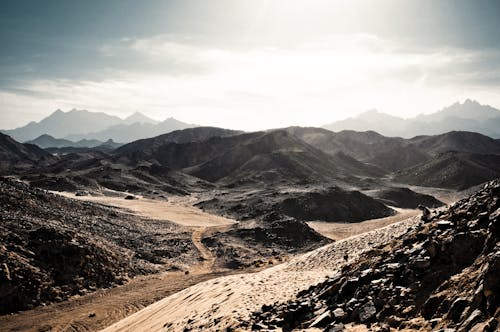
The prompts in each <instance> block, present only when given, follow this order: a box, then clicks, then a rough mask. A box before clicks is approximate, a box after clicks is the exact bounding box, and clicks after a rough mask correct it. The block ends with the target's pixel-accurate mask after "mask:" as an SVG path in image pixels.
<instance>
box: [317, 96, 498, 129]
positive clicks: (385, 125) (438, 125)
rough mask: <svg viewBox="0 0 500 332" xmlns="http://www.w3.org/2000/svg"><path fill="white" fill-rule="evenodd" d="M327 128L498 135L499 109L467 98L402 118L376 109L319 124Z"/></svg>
mask: <svg viewBox="0 0 500 332" xmlns="http://www.w3.org/2000/svg"><path fill="white" fill-rule="evenodd" d="M323 128H326V129H328V130H331V131H335V132H337V131H342V130H355V131H369V130H373V131H376V132H377V133H380V134H382V135H384V136H392V137H394V136H397V137H405V138H410V137H414V136H418V135H438V134H443V133H446V132H449V131H453V130H463V131H472V132H477V133H481V134H483V135H487V136H490V137H493V138H500V110H498V109H496V108H493V107H491V106H488V105H481V104H479V103H478V102H477V101H474V100H470V99H467V100H466V101H465V102H464V103H455V104H453V105H451V106H449V107H446V108H444V109H442V110H440V111H438V112H436V113H432V114H423V115H419V116H417V117H414V118H410V119H403V118H399V117H395V116H392V115H388V114H385V113H381V112H379V111H377V110H370V111H367V112H364V113H362V114H360V115H358V116H356V117H352V118H348V119H345V120H342V121H337V122H334V123H331V124H328V125H325V126H323Z"/></svg>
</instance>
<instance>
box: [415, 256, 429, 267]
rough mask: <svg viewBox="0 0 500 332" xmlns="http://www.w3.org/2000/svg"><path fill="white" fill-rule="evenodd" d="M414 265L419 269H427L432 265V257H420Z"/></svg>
mask: <svg viewBox="0 0 500 332" xmlns="http://www.w3.org/2000/svg"><path fill="white" fill-rule="evenodd" d="M413 266H414V267H415V268H416V269H418V270H427V269H428V268H429V267H430V266H431V258H430V257H423V258H422V257H418V258H417V259H416V260H415V261H414V262H413Z"/></svg>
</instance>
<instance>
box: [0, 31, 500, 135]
mask: <svg viewBox="0 0 500 332" xmlns="http://www.w3.org/2000/svg"><path fill="white" fill-rule="evenodd" d="M99 52H100V53H102V55H103V56H105V57H108V58H110V60H109V62H108V63H110V64H114V66H111V67H107V68H106V77H105V78H102V79H94V80H89V79H76V80H75V79H32V80H24V81H19V82H17V83H16V84H15V85H13V84H11V85H10V86H9V88H4V89H2V90H0V98H1V99H0V101H1V104H2V108H3V109H5V110H9V111H10V112H18V113H19V112H27V113H26V114H31V113H36V111H37V110H38V112H42V110H43V112H47V113H48V112H50V111H52V110H54V109H56V108H63V109H71V108H85V109H90V110H95V111H105V112H109V113H111V114H115V115H120V116H125V115H127V114H129V113H131V112H133V111H136V110H141V111H144V112H145V113H147V114H149V115H151V116H153V117H156V118H165V117H168V116H174V117H176V118H179V119H181V120H184V121H187V122H192V123H201V124H206V125H217V126H223V127H233V128H238V129H248V130H253V129H264V128H268V127H280V126H286V125H292V124H301V125H321V124H324V123H327V122H330V121H333V120H336V119H340V118H343V117H347V116H350V115H352V114H354V113H359V112H362V111H364V110H366V109H369V108H373V107H376V108H378V109H380V110H381V111H385V112H389V113H393V114H398V115H400V116H412V115H415V114H417V113H421V112H424V111H426V112H428V111H433V110H435V109H437V108H439V107H442V106H445V105H446V104H447V103H452V102H454V101H456V100H458V99H460V98H466V97H471V98H476V99H479V100H481V101H482V102H488V103H492V104H495V103H497V104H498V102H499V101H500V98H499V96H498V95H497V94H495V93H492V92H491V91H490V92H488V93H486V92H485V89H489V90H491V87H493V86H496V87H497V86H498V83H500V81H498V77H499V75H498V74H499V72H498V70H496V69H495V70H492V69H494V68H493V67H494V63H495V61H497V60H498V59H499V58H498V53H495V52H493V51H492V52H490V53H488V52H481V51H474V50H467V49H458V48H449V47H447V48H445V47H443V48H421V49H416V48H406V47H404V45H401V44H399V43H398V42H396V41H391V40H387V39H383V38H381V37H379V36H376V35H368V34H348V35H336V36H330V37H328V38H321V39H318V41H315V42H308V43H303V44H298V45H294V46H293V47H266V48H263V47H215V46H213V45H212V44H210V43H204V42H203V41H202V40H200V39H198V38H197V37H193V36H176V35H158V36H153V37H149V38H131V37H129V38H121V39H118V40H116V41H114V42H111V43H108V44H106V45H104V46H102V47H101V48H100V49H99ZM136 62H137V64H134V63H136ZM497 63H498V62H497ZM495 84H496V85H495ZM471 92H472V93H473V94H474V95H470V94H469V95H467V94H466V93H471ZM23 114H24V113H23ZM2 117H3V116H2ZM19 119H22V121H26V118H25V117H24V116H22V117H21V116H20V117H19ZM2 120H5V121H7V122H4V123H12V125H11V126H13V125H14V124H13V123H14V122H15V121H14V119H13V118H12V117H10V118H9V119H4V118H2ZM19 121H21V120H18V121H17V122H16V123H15V125H20V124H21V123H19Z"/></svg>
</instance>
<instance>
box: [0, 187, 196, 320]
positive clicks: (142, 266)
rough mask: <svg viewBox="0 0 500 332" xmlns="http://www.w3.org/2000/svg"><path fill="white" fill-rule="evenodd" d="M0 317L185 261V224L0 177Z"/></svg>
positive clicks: (191, 258)
mask: <svg viewBox="0 0 500 332" xmlns="http://www.w3.org/2000/svg"><path fill="white" fill-rule="evenodd" d="M0 201H1V202H0V211H1V213H0V215H1V223H0V234H1V236H0V239H1V240H0V258H1V261H2V265H1V268H0V281H1V282H0V290H1V291H0V308H1V309H0V314H5V313H10V312H15V311H18V310H26V309H31V308H33V307H35V306H38V305H40V304H48V303H51V302H60V301H63V300H66V299H68V298H69V297H70V296H73V295H76V294H80V295H83V294H86V293H89V292H93V291H96V290H97V289H100V288H108V287H111V286H114V285H117V284H123V283H124V282H126V281H127V280H128V278H130V277H133V276H135V275H139V274H148V273H155V272H158V271H162V270H165V269H167V268H168V267H169V264H182V263H183V262H184V263H185V264H193V263H195V262H196V260H195V258H196V257H197V255H198V254H197V250H196V248H195V247H194V245H193V243H192V242H191V235H190V233H189V232H188V230H187V229H182V227H180V226H178V225H175V224H172V223H170V222H167V221H162V222H160V221H155V220H149V219H145V218H139V217H137V216H132V215H130V214H127V213H121V212H119V211H117V210H115V209H112V208H108V207H104V206H102V205H96V204H91V203H86V202H78V201H75V200H70V199H66V198H62V197H60V196H57V195H54V194H49V193H47V192H45V191H44V190H40V189H37V188H34V187H30V186H28V185H26V184H24V183H21V182H16V181H12V180H7V179H4V178H0Z"/></svg>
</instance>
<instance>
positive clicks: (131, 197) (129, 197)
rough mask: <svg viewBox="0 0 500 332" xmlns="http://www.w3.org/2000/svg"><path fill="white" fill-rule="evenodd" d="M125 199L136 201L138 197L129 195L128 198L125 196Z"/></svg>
mask: <svg viewBox="0 0 500 332" xmlns="http://www.w3.org/2000/svg"><path fill="white" fill-rule="evenodd" d="M125 199H129V200H132V199H136V197H135V196H133V195H127V196H125Z"/></svg>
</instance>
